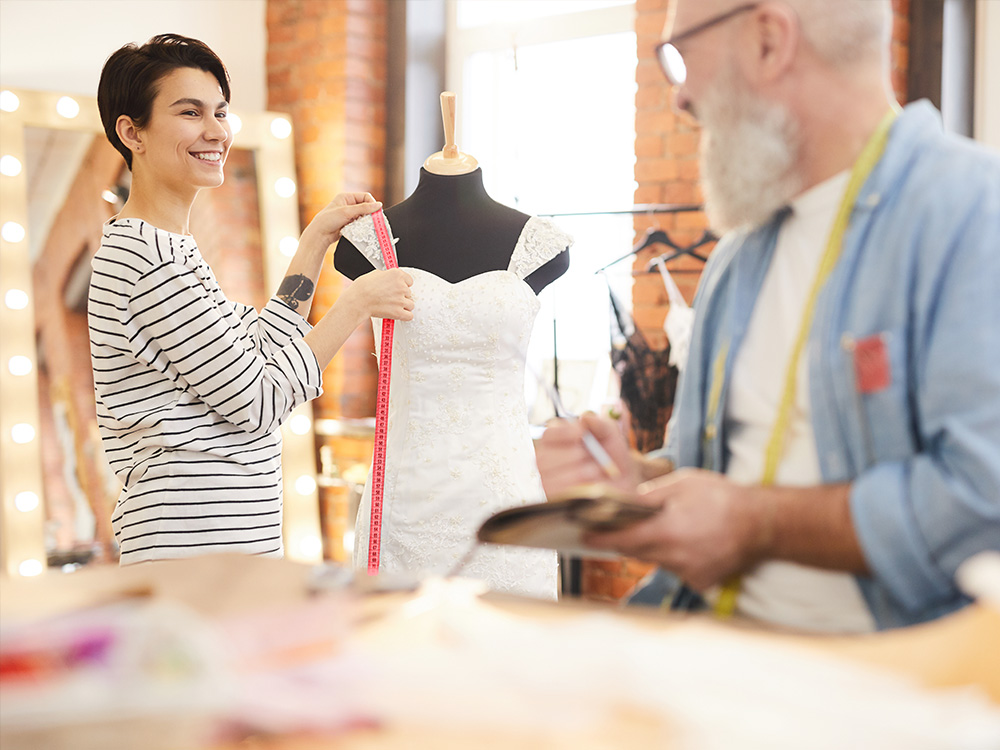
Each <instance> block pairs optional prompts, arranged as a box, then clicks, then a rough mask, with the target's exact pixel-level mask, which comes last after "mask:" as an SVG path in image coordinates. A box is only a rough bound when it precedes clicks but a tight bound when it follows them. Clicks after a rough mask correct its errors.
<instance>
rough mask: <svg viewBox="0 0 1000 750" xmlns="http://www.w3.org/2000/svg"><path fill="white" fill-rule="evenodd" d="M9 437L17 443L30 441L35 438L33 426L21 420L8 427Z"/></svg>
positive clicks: (22, 443) (21, 443)
mask: <svg viewBox="0 0 1000 750" xmlns="http://www.w3.org/2000/svg"><path fill="white" fill-rule="evenodd" d="M10 439H11V440H13V441H14V442H15V443H17V444H19V445H24V444H25V443H30V442H31V441H32V440H34V439H35V428H34V427H32V426H31V425H30V424H27V423H26V422H21V423H19V424H16V425H14V426H13V427H11V428H10Z"/></svg>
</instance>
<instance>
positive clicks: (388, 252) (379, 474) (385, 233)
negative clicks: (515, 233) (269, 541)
mask: <svg viewBox="0 0 1000 750" xmlns="http://www.w3.org/2000/svg"><path fill="white" fill-rule="evenodd" d="M372 223H373V224H374V225H375V236H376V237H377V238H378V244H379V247H380V248H381V249H382V260H383V261H384V262H385V267H386V268H387V269H388V268H397V267H398V264H397V263H396V248H394V247H393V246H392V239H391V238H390V237H389V225H388V224H386V221H385V214H384V213H382V210H381V209H379V210H378V211H376V212H375V213H373V214H372ZM395 322H396V321H394V320H392V319H388V318H387V319H384V320H383V321H382V342H381V344H380V345H379V358H378V396H377V397H376V400H375V450H374V452H373V453H372V498H371V501H372V517H371V526H370V528H369V533H368V575H372V576H373V575H375V574H376V573H378V562H379V554H380V552H381V551H382V493H383V490H384V489H385V441H386V436H387V435H388V432H389V377H390V375H391V374H392V330H393V324H394V323H395Z"/></svg>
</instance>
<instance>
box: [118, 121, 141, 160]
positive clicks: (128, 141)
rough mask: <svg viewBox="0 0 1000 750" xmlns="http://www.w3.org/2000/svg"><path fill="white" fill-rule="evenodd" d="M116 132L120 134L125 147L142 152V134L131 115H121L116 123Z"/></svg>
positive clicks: (133, 151)
mask: <svg viewBox="0 0 1000 750" xmlns="http://www.w3.org/2000/svg"><path fill="white" fill-rule="evenodd" d="M115 132H116V133H117V134H118V137H119V138H120V139H121V142H122V143H124V144H125V148H127V149H128V150H129V151H131V152H132V153H133V154H139V153H142V150H143V148H144V146H143V142H142V136H141V135H140V133H139V128H137V127H136V126H135V122H133V120H132V118H131V117H129V116H128V115H121V116H119V118H118V121H117V122H116V123H115Z"/></svg>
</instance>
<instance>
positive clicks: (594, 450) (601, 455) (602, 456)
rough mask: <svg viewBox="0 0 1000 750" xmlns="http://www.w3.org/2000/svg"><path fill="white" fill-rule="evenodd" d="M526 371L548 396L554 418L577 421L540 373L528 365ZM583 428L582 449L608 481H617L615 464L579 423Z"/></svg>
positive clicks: (581, 424)
mask: <svg viewBox="0 0 1000 750" xmlns="http://www.w3.org/2000/svg"><path fill="white" fill-rule="evenodd" d="M528 371H529V372H530V373H531V374H532V375H534V376H535V380H537V381H538V385H539V386H541V387H542V389H543V390H544V391H545V392H546V393H547V394H548V397H549V400H550V401H551V402H552V408H553V410H554V411H555V413H556V416H557V417H559V418H561V419H577V417H576V415H574V414H572V413H570V412H569V411H567V410H566V407H565V406H563V403H562V399H561V398H560V397H559V391H557V390H556V389H555V388H554V387H552V385H551V384H549V382H548V381H546V380H545V379H544V378H542V375H541V373H539V372H538V371H536V370H535V369H534V368H532V367H531V366H530V365H529V366H528ZM580 426H581V427H582V428H583V447H584V448H586V449H587V452H588V453H589V454H590V455H591V457H592V458H593V459H594V460H595V461H597V463H598V465H599V466H600V467H601V468H602V469H603V470H604V473H605V474H607V475H608V478H609V479H617V478H618V477H620V476H621V475H622V473H621V472H620V471H619V470H618V466H617V464H615V462H614V459H612V458H611V456H609V455H608V452H607V451H606V450H604V446H603V445H601V444H600V443H599V442H598V441H597V438H595V437H594V436H593V435H592V434H591V432H590V430H588V429H587V426H586V425H585V424H583V422H581V423H580Z"/></svg>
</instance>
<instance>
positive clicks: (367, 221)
mask: <svg viewBox="0 0 1000 750" xmlns="http://www.w3.org/2000/svg"><path fill="white" fill-rule="evenodd" d="M385 226H386V228H387V229H388V230H389V238H390V239H391V240H392V244H393V245H394V246H395V244H396V243H397V242H398V240H397V239H396V237H395V236H394V235H393V233H392V227H391V226H390V225H389V220H388V219H386V220H385ZM340 233H341V234H342V235H343V236H344V237H346V238H347V239H348V240H350V241H351V244H352V245H354V246H355V247H356V248H357V249H358V250H360V251H361V254H362V255H364V256H365V258H367V259H368V261H369V262H370V263H371V264H372V265H373V266H375V268H376V269H378V270H379V271H384V270H385V261H384V260H383V258H382V248H381V247H380V246H379V244H378V236H377V235H376V234H375V222H374V219H373V218H372V215H371V214H366V215H365V216H360V217H358V218H357V219H355V220H354V221H352V222H351V223H350V224H348V225H347V226H346V227H344V228H343V229H341V230H340Z"/></svg>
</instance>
